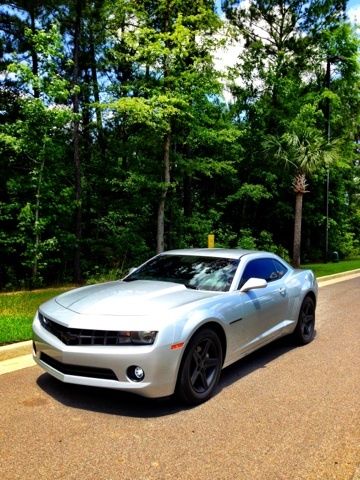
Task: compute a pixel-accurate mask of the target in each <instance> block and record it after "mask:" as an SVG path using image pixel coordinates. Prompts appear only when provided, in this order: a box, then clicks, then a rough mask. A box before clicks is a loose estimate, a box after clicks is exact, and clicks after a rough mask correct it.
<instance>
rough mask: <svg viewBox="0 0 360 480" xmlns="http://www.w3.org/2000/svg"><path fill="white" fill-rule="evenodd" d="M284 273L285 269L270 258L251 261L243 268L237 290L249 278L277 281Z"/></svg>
mask: <svg viewBox="0 0 360 480" xmlns="http://www.w3.org/2000/svg"><path fill="white" fill-rule="evenodd" d="M285 273H286V268H285V267H284V266H283V265H282V264H281V263H280V262H277V261H276V260H273V259H272V258H258V259H256V260H251V261H250V262H249V263H248V264H247V265H246V267H245V270H244V273H243V275H242V277H241V280H240V283H239V288H241V287H242V286H243V285H244V284H245V283H246V282H247V281H248V280H249V278H262V279H264V280H266V281H267V282H273V281H274V280H278V279H279V278H281V277H282V276H283V275H285Z"/></svg>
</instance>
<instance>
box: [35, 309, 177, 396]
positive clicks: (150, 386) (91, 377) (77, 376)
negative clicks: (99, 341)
mask: <svg viewBox="0 0 360 480" xmlns="http://www.w3.org/2000/svg"><path fill="white" fill-rule="evenodd" d="M33 340H34V349H33V357H34V360H35V361H36V363H37V364H38V365H40V366H41V367H42V368H43V369H44V370H45V371H46V372H48V373H49V374H50V375H52V376H54V377H55V378H57V379H58V380H61V381H62V382H65V383H73V384H77V385H88V386H94V387H104V388H113V389H117V390H123V391H127V392H132V393H136V394H138V395H142V396H144V397H149V398H156V397H164V396H168V395H172V394H173V393H174V391H175V386H176V379H177V373H178V369H179V365H180V361H181V354H182V350H171V349H170V346H171V344H169V343H166V342H162V339H161V335H158V338H157V339H156V341H155V343H154V344H153V345H144V346H143V345H118V346H108V345H105V346H103V345H80V346H67V345H65V344H64V343H62V342H61V341H60V340H59V339H58V338H56V337H55V336H54V335H52V334H51V333H49V332H48V331H47V330H45V329H44V328H43V327H42V326H41V324H40V322H39V320H38V318H37V317H35V320H34V322H33ZM131 366H139V367H141V368H142V369H143V370H144V372H145V377H144V379H143V380H142V381H138V382H136V381H133V380H131V379H130V378H129V377H128V368H129V367H131Z"/></svg>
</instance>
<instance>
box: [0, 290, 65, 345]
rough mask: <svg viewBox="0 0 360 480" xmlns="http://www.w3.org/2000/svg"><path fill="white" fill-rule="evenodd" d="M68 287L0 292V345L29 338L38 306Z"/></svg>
mask: <svg viewBox="0 0 360 480" xmlns="http://www.w3.org/2000/svg"><path fill="white" fill-rule="evenodd" d="M68 289H69V288H54V289H44V290H36V291H32V292H29V291H25V292H15V293H1V294H0V345H5V344H7V343H13V342H21V341H22V340H29V339H31V335H32V333H31V324H32V320H33V318H34V315H35V312H36V310H37V308H38V306H39V305H40V304H41V303H43V302H46V300H49V299H50V298H52V297H54V296H56V295H59V293H62V292H64V291H65V290H68Z"/></svg>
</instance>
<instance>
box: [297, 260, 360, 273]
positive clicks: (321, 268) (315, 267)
mask: <svg viewBox="0 0 360 480" xmlns="http://www.w3.org/2000/svg"><path fill="white" fill-rule="evenodd" d="M302 268H310V269H311V270H312V271H313V272H314V273H315V275H316V277H317V278H319V277H324V276H325V275H334V274H335V273H341V272H347V271H348V270H356V269H357V268H360V258H354V259H352V260H342V261H341V262H337V263H333V262H328V263H312V264H309V265H308V264H306V265H302Z"/></svg>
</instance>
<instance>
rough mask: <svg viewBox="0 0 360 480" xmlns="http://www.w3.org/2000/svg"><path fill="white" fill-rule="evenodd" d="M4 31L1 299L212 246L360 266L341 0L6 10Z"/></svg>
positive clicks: (352, 81) (353, 114) (148, 0)
mask: <svg viewBox="0 0 360 480" xmlns="http://www.w3.org/2000/svg"><path fill="white" fill-rule="evenodd" d="M220 3H221V5H222V15H219V13H220V12H219V5H220ZM249 5H251V8H249ZM0 18H1V22H0V72H1V74H0V171H1V176H0V258H1V264H0V290H14V289H28V288H35V287H45V286H49V285H54V284H64V283H69V282H75V283H81V282H83V281H88V280H89V279H91V280H92V279H98V278H101V277H104V276H105V275H106V274H107V272H109V271H118V272H119V275H121V272H125V271H126V270H127V269H128V268H129V267H132V266H134V265H139V264H140V263H142V262H143V261H144V260H145V259H146V258H149V257H150V256H152V255H154V254H155V253H156V252H159V251H162V250H164V249H165V250H168V249H173V248H187V247H193V246H201V245H203V246H205V245H206V241H207V235H208V234H210V233H213V234H215V238H216V244H217V245H218V246H222V247H243V248H258V249H266V250H271V251H275V252H277V253H280V255H282V256H284V257H285V258H288V259H290V260H292V262H293V264H294V265H297V266H298V265H299V263H300V259H301V261H304V260H306V262H317V261H322V260H323V259H324V258H326V256H327V254H329V253H330V252H334V251H336V252H338V253H339V256H340V258H342V259H343V258H351V257H354V256H356V255H360V241H359V239H360V182H359V178H360V156H359V155H360V151H359V135H360V134H359V123H360V120H359V118H360V69H359V36H358V31H357V30H356V28H357V27H355V26H354V25H352V24H351V22H350V21H349V20H348V18H347V15H346V1H345V2H339V1H338V0H326V1H324V0H311V1H309V0H291V1H290V0H269V1H266V2H264V1H262V0H252V1H251V2H243V1H241V0H223V1H222V2H219V1H217V2H215V0H192V1H189V0H141V1H128V0H97V1H90V0H73V1H69V0H59V1H56V2H54V1H43V2H39V1H27V2H24V1H14V0H3V1H2V2H1V5H0ZM236 44H237V46H238V47H239V48H235V49H234V48H232V49H231V51H230V50H229V47H231V46H232V47H234V46H236ZM240 79H241V80H240ZM119 259H121V260H120V261H119Z"/></svg>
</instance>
